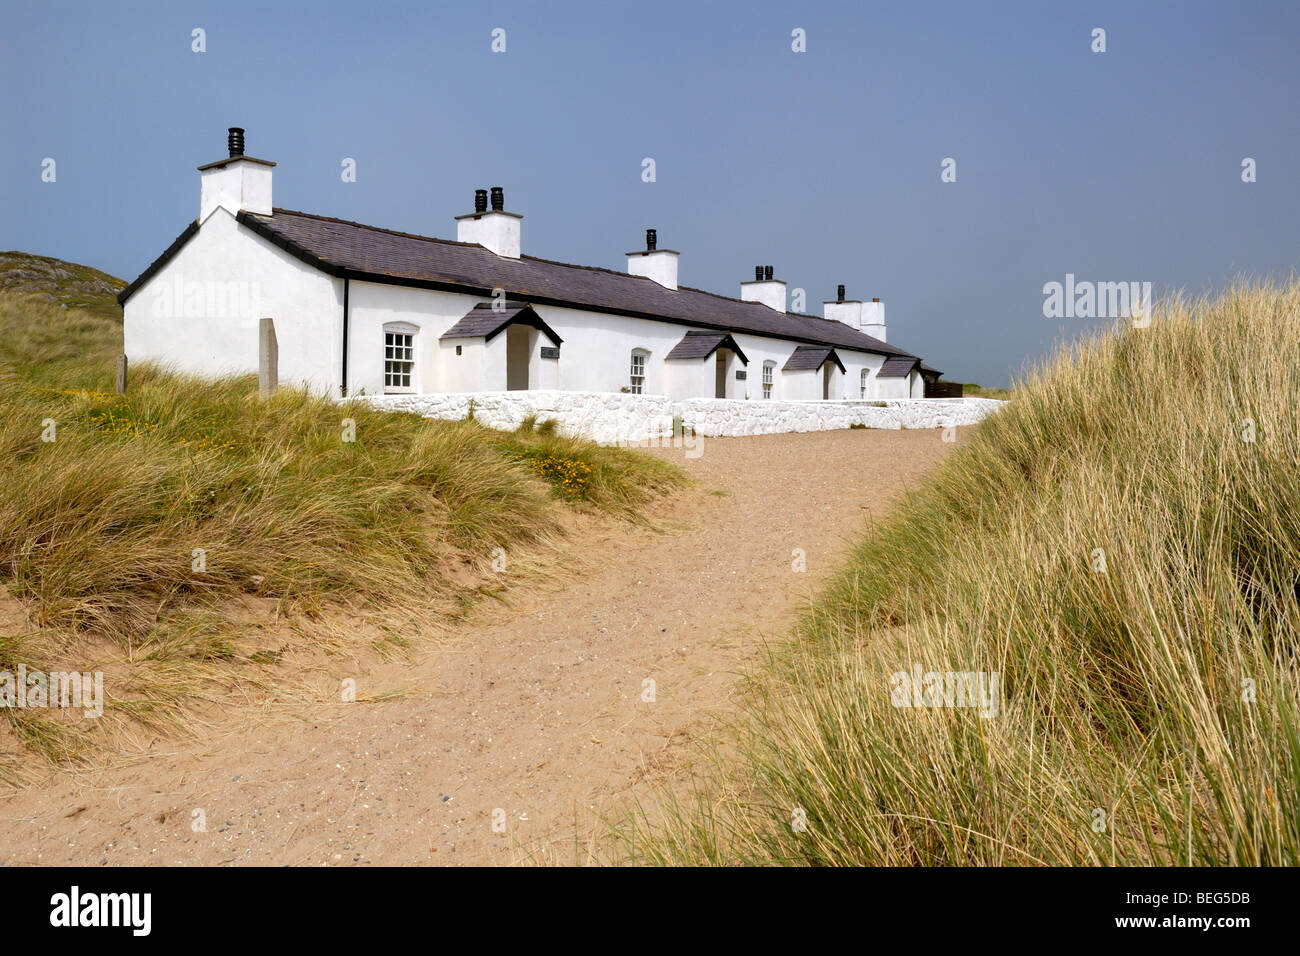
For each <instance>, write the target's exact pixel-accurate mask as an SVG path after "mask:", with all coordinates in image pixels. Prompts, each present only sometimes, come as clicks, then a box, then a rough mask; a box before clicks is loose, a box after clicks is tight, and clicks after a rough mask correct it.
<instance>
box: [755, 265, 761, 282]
mask: <svg viewBox="0 0 1300 956" xmlns="http://www.w3.org/2000/svg"><path fill="white" fill-rule="evenodd" d="M754 281H755V282H762V281H763V267H762V266H754Z"/></svg>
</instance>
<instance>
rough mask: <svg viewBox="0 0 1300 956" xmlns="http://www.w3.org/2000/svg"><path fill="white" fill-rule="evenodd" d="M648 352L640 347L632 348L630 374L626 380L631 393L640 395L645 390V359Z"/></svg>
mask: <svg viewBox="0 0 1300 956" xmlns="http://www.w3.org/2000/svg"><path fill="white" fill-rule="evenodd" d="M649 354H650V353H649V352H646V351H644V350H642V349H633V350H632V374H631V377H630V378H629V381H628V384H629V385H630V386H631V387H630V388H629V389H628V390H629V391H630V392H631V393H632V394H633V395H640V394H641V393H642V392H644V391H645V360H646V356H648V355H649Z"/></svg>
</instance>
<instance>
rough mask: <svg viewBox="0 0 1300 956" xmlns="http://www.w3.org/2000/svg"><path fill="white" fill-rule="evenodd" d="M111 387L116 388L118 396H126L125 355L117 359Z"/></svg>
mask: <svg viewBox="0 0 1300 956" xmlns="http://www.w3.org/2000/svg"><path fill="white" fill-rule="evenodd" d="M113 386H114V388H116V390H117V394H119V395H125V394H126V356H125V355H119V356H118V357H117V368H116V370H115V371H114V374H113Z"/></svg>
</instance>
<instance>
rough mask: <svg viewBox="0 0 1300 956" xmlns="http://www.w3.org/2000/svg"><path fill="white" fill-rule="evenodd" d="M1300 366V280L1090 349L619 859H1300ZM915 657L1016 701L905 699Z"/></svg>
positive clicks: (847, 597)
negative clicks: (989, 679)
mask: <svg viewBox="0 0 1300 956" xmlns="http://www.w3.org/2000/svg"><path fill="white" fill-rule="evenodd" d="M1297 369H1300V284H1296V283H1292V284H1290V285H1287V286H1284V287H1281V288H1274V287H1268V286H1263V285H1245V284H1243V285H1241V286H1239V287H1236V288H1233V289H1231V290H1230V291H1229V292H1228V293H1227V294H1225V295H1224V296H1223V297H1222V298H1219V299H1217V300H1213V301H1210V300H1203V301H1195V302H1185V301H1181V300H1175V301H1170V302H1166V303H1164V304H1163V306H1162V307H1161V308H1160V309H1159V310H1158V311H1157V313H1156V318H1155V320H1154V321H1153V323H1152V324H1151V325H1150V327H1148V328H1145V329H1139V328H1131V327H1117V328H1115V329H1112V330H1109V331H1107V332H1105V333H1104V334H1102V335H1100V336H1099V337H1097V338H1095V339H1092V340H1090V341H1087V342H1085V343H1083V344H1080V345H1077V346H1074V347H1070V348H1066V349H1063V350H1062V351H1061V352H1060V353H1059V354H1058V355H1056V356H1055V357H1054V358H1053V359H1052V360H1050V361H1049V362H1047V363H1045V365H1044V366H1043V367H1042V368H1040V369H1039V370H1037V371H1036V372H1034V373H1033V374H1032V376H1031V377H1030V379H1029V380H1028V381H1027V382H1026V383H1024V384H1023V386H1022V387H1020V388H1018V389H1017V390H1016V394H1015V398H1014V401H1013V402H1012V403H1011V404H1010V405H1009V406H1008V407H1007V408H1005V409H1004V410H1003V411H1002V412H1001V413H1000V414H998V415H997V416H994V417H993V418H991V419H988V420H986V421H985V422H984V423H983V424H982V425H981V426H980V428H979V431H978V433H977V434H976V435H975V436H974V437H973V438H972V440H971V441H970V442H969V444H967V445H966V446H965V447H962V448H959V449H958V450H957V452H956V453H955V454H954V455H953V456H952V457H951V458H950V459H948V460H947V461H946V462H945V464H944V466H943V467H942V469H941V471H940V472H939V473H938V474H937V476H936V477H935V479H934V480H933V481H932V482H930V483H929V484H928V485H927V486H926V487H925V488H924V489H923V490H921V491H919V492H918V493H915V494H913V495H911V496H910V497H909V498H908V499H907V500H906V501H905V502H904V503H903V504H902V505H900V506H899V507H898V508H897V509H896V510H895V511H894V512H893V513H892V514H891V516H890V517H889V518H888V519H886V520H885V521H884V522H882V523H881V524H880V525H879V526H878V527H876V528H874V529H872V531H871V532H870V533H869V535H868V536H867V537H866V538H865V539H864V540H863V541H862V542H861V543H860V544H859V545H858V546H857V547H856V548H855V549H854V550H853V552H852V555H851V558H850V559H849V560H848V562H847V565H846V567H844V569H843V570H842V572H841V573H839V574H838V576H837V578H836V579H835V580H834V581H833V583H832V584H831V585H830V586H829V587H828V588H827V589H826V590H825V592H824V593H823V594H822V595H821V596H820V599H819V600H818V601H817V602H816V603H815V606H814V608H813V610H812V611H811V613H809V614H808V615H807V617H806V619H805V620H804V621H803V622H802V623H801V625H800V626H799V627H798V629H797V631H796V633H795V635H794V637H793V639H792V641H791V642H790V644H789V646H787V647H785V648H783V649H781V650H780V651H778V652H776V653H774V654H773V655H772V658H771V659H770V660H769V661H767V662H766V663H765V664H764V666H763V667H761V668H760V669H759V671H758V672H757V673H756V674H755V675H754V679H753V681H752V686H751V691H752V693H751V694H750V697H749V700H748V703H747V705H746V708H745V712H744V715H743V716H742V717H741V718H740V719H739V721H738V723H737V725H736V727H735V728H734V730H733V737H734V740H732V743H733V744H734V746H735V748H736V753H737V756H736V758H735V759H734V760H723V761H718V762H716V763H714V764H711V765H707V764H706V767H705V769H704V770H703V771H702V773H701V777H700V780H699V782H698V784H697V786H698V793H697V797H696V798H694V799H678V800H672V799H668V798H665V799H664V800H663V802H662V803H661V804H660V805H659V806H656V807H655V808H654V813H653V814H652V813H651V812H650V810H649V809H645V810H643V811H642V812H639V813H637V814H635V815H633V816H632V817H631V818H629V819H627V820H622V821H617V822H616V824H615V825H614V828H613V831H612V833H613V837H614V839H613V840H612V841H611V842H610V843H609V844H608V845H607V846H606V847H605V849H606V850H608V853H609V854H610V858H613V859H619V860H625V861H638V862H657V863H703V864H746V863H749V864H769V863H782V864H812V865H851V864H869V865H925V866H935V865H1126V866H1127V865H1174V864H1181V865H1194V866H1195V865H1257V864H1263V865H1295V864H1296V863H1297V862H1300V729H1298V728H1300V706H1298V704H1297V693H1298V691H1300V680H1298V677H1297V659H1296V657H1297V626H1298V625H1300V604H1298V601H1300V468H1298V466H1300V372H1297ZM914 667H920V668H921V669H922V670H923V671H925V672H939V673H943V672H977V673H978V672H983V673H985V674H989V675H991V674H993V673H996V674H997V675H998V679H999V691H1000V693H999V699H998V701H997V706H996V707H995V708H993V713H992V714H991V715H990V716H981V713H980V710H979V709H978V708H971V707H964V708H963V707H947V706H941V707H931V706H921V707H915V706H895V703H896V702H897V703H906V702H907V701H908V700H909V697H908V696H906V695H904V696H903V697H901V698H898V697H896V696H895V693H896V691H897V689H898V688H900V687H902V686H904V685H903V684H902V682H901V680H899V679H898V678H896V677H895V676H894V675H896V674H898V673H899V672H911V671H912V670H913V668H914ZM935 700H942V698H941V697H938V696H936V698H935ZM913 702H915V701H914V700H913ZM661 813H662V818H661V816H660V815H661ZM803 820H806V825H803V824H802V821H803Z"/></svg>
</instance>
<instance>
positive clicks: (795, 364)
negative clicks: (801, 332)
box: [781, 345, 915, 372]
mask: <svg viewBox="0 0 1300 956" xmlns="http://www.w3.org/2000/svg"><path fill="white" fill-rule="evenodd" d="M828 361H829V362H834V363H835V364H836V365H838V366H839V367H840V371H841V372H843V371H844V363H843V362H841V361H840V357H839V356H838V355H836V354H835V350H834V349H832V348H825V347H821V346H815V345H801V346H799V347H798V348H797V349H795V350H794V354H793V355H791V356H790V358H789V359H788V360H786V363H785V365H783V366H781V371H783V372H798V371H802V370H804V369H819V368H821V367H822V366H823V365H825V364H826V363H827V362H828ZM885 361H886V363H887V362H888V361H889V359H885ZM912 361H915V359H913V360H912Z"/></svg>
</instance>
